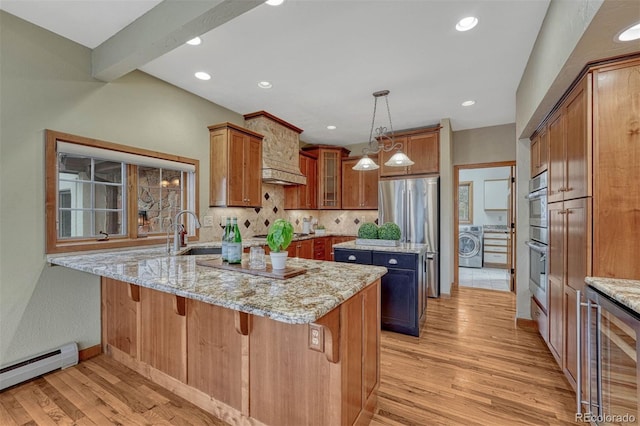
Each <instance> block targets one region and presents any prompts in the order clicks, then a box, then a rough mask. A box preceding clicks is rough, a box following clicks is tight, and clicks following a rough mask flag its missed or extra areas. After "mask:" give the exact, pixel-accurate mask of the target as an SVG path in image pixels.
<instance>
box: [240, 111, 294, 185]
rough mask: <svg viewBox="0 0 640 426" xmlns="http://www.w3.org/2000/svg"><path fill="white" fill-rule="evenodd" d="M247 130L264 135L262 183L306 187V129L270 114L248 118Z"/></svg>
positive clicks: (252, 115) (253, 115) (258, 114)
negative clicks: (302, 158) (302, 154)
mask: <svg viewBox="0 0 640 426" xmlns="http://www.w3.org/2000/svg"><path fill="white" fill-rule="evenodd" d="M244 127H245V128H247V129H249V130H253V131H254V132H257V133H260V134H261V135H264V139H263V141H262V181H263V182H265V183H272V184H278V185H305V184H306V183H307V178H306V177H305V176H304V175H303V174H302V173H301V172H300V160H299V152H300V133H302V131H303V130H302V129H299V128H297V127H296V126H294V125H293V124H289V123H287V122H286V121H284V120H282V119H280V118H278V117H276V116H274V115H271V114H269V113H268V112H266V111H257V112H252V113H251V114H246V115H245V116H244Z"/></svg>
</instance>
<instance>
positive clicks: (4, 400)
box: [0, 386, 35, 425]
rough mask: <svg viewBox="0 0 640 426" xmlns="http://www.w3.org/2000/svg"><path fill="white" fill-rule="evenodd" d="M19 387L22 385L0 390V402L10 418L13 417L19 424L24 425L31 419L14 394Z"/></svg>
mask: <svg viewBox="0 0 640 426" xmlns="http://www.w3.org/2000/svg"><path fill="white" fill-rule="evenodd" d="M20 388H22V386H19V387H15V388H11V389H8V390H5V391H4V392H2V393H1V394H0V404H2V405H3V406H4V408H5V409H6V411H7V412H8V413H9V415H10V416H11V418H13V421H14V422H16V423H17V424H19V425H25V424H28V422H29V421H30V420H31V416H29V414H28V413H27V411H26V410H25V409H24V408H23V407H22V405H20V403H19V402H18V401H17V400H16V398H15V396H14V395H15V393H16V391H18V390H19V389H20ZM34 424H35V422H34Z"/></svg>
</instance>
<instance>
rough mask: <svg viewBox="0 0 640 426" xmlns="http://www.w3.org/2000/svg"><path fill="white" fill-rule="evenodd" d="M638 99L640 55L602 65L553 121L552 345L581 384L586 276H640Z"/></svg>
mask: <svg viewBox="0 0 640 426" xmlns="http://www.w3.org/2000/svg"><path fill="white" fill-rule="evenodd" d="M638 99H640V58H635V59H627V60H621V61H618V62H613V63H607V64H603V65H594V66H592V67H590V68H589V69H587V70H586V71H585V74H584V75H583V76H582V77H581V78H580V79H579V80H578V81H577V82H576V84H575V85H574V86H573V87H572V89H571V90H570V91H569V93H568V94H567V95H566V96H565V97H564V98H563V99H562V101H561V102H560V104H559V106H558V107H557V108H556V109H555V111H554V112H553V113H552V114H551V116H550V117H549V119H548V120H547V121H546V124H545V126H546V131H547V134H548V140H549V188H548V190H549V200H548V201H549V204H548V209H549V215H548V218H549V255H548V262H549V307H548V308H549V309H548V310H549V312H548V323H549V340H548V343H549V348H550V349H551V352H552V353H553V355H554V356H555V357H556V359H557V360H558V363H559V365H560V366H561V367H562V369H563V371H564V373H565V375H566V377H567V379H568V380H569V382H570V383H571V384H572V385H573V386H575V385H576V381H577V380H578V362H579V360H578V348H577V341H578V324H577V317H578V309H580V310H581V313H582V316H581V317H582V318H583V324H581V327H580V330H582V331H580V333H582V334H583V336H582V337H583V339H582V342H583V345H584V343H585V341H586V339H585V338H584V337H585V334H584V333H585V330H586V328H587V327H586V324H585V323H584V319H585V318H586V311H585V309H586V308H584V307H582V308H578V303H579V302H581V301H583V300H584V296H583V294H584V293H583V291H584V279H585V277H586V276H591V275H593V276H598V277H613V278H628V279H640V262H638V261H637V259H636V257H637V256H636V253H638V252H640V240H639V239H638V238H637V232H635V230H636V229H637V224H638V223H640V186H638V184H637V182H638V180H639V179H640V166H639V165H640V120H639V119H638V117H640V104H639V103H638ZM533 163H534V161H533V159H532V164H533ZM578 292H581V293H578ZM579 294H580V297H581V299H582V300H579V299H578V295H579ZM583 348H584V347H583ZM583 361H584V360H583ZM586 367H587V366H586V365H583V371H586ZM582 380H583V383H584V380H585V378H584V377H583V378H582ZM583 389H586V386H583Z"/></svg>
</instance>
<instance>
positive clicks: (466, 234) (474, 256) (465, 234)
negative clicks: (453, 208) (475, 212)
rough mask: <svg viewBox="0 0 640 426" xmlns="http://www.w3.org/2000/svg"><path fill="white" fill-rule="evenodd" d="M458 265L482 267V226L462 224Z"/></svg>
mask: <svg viewBox="0 0 640 426" xmlns="http://www.w3.org/2000/svg"><path fill="white" fill-rule="evenodd" d="M458 266H462V267H467V268H482V226H481V225H461V226H460V233H459V234H458Z"/></svg>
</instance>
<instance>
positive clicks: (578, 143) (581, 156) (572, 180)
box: [563, 75, 591, 200]
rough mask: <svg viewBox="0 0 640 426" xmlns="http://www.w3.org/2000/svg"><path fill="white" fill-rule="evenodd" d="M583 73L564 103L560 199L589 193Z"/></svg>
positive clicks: (588, 153) (588, 151) (586, 79)
mask: <svg viewBox="0 0 640 426" xmlns="http://www.w3.org/2000/svg"><path fill="white" fill-rule="evenodd" d="M590 79H591V76H590V75H587V76H585V77H584V78H583V80H582V81H581V82H580V83H579V84H578V85H577V86H576V88H575V89H573V91H572V92H571V94H570V95H569V97H568V98H567V100H566V101H565V103H564V105H565V106H564V116H565V118H564V120H565V129H566V135H565V144H566V148H565V150H566V152H565V155H566V162H565V167H566V169H565V190H564V195H563V197H564V199H565V200H569V199H573V198H580V197H586V196H589V195H591V190H590V186H591V185H590V184H589V183H590V181H591V137H590V135H589V132H588V127H587V126H588V122H590V121H591V120H588V117H587V113H588V111H587V104H588V103H589V99H590V96H589V90H588V89H587V81H588V80H590Z"/></svg>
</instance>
